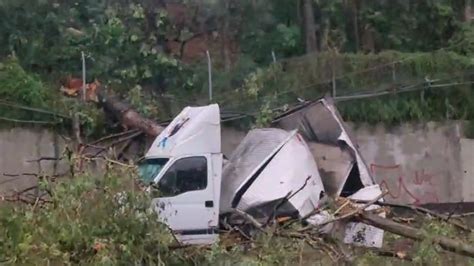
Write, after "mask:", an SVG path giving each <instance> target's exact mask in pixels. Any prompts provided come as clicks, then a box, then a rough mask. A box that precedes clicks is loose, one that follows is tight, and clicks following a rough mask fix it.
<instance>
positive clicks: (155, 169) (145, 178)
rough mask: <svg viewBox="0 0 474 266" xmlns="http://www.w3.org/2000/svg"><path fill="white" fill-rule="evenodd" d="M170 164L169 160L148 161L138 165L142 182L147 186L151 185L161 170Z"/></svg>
mask: <svg viewBox="0 0 474 266" xmlns="http://www.w3.org/2000/svg"><path fill="white" fill-rule="evenodd" d="M167 162H168V159H165V158H158V159H146V160H144V161H143V162H141V163H140V164H139V165H138V171H139V176H140V180H141V181H142V182H143V183H145V184H147V185H148V184H151V183H152V182H153V180H154V179H155V177H156V176H157V175H158V174H159V173H160V171H161V169H163V167H164V166H165V164H166V163H167Z"/></svg>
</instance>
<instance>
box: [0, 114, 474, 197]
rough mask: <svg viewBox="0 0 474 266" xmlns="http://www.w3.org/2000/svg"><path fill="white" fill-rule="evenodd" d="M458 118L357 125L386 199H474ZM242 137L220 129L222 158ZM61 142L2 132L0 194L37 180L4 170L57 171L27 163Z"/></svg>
mask: <svg viewBox="0 0 474 266" xmlns="http://www.w3.org/2000/svg"><path fill="white" fill-rule="evenodd" d="M461 125H462V124H461V123H460V122H449V123H427V124H416V125H413V124H403V125H401V126H397V127H394V128H387V127H384V126H382V125H377V126H370V125H360V126H355V125H352V124H349V127H350V128H351V129H352V133H353V137H354V138H355V140H356V142H357V144H358V146H359V149H360V151H361V153H362V155H363V156H364V159H365V161H366V163H367V165H368V167H369V168H370V170H371V172H372V174H373V175H374V177H375V179H376V180H377V182H378V183H379V184H381V186H382V187H384V188H386V189H388V190H389V193H390V194H389V196H388V197H387V198H388V200H390V201H392V202H400V203H416V204H423V203H437V202H459V201H465V202H468V201H473V202H474V140H471V139H466V138H463V134H462V126H461ZM244 137H245V132H242V131H238V130H235V129H232V128H223V129H222V150H223V153H224V154H225V155H226V156H229V155H230V153H231V152H232V151H233V149H235V147H236V146H237V145H238V144H239V143H240V141H241V140H242V139H243V138H244ZM63 147H64V141H63V140H62V139H61V138H60V137H59V136H57V135H55V134H53V133H51V132H49V131H47V130H39V129H23V128H16V129H11V130H0V151H1V153H0V196H1V195H5V193H6V192H12V191H14V190H21V189H24V188H26V187H28V186H31V185H32V184H34V182H36V178H35V177H32V176H19V177H11V176H5V175H3V174H4V173H5V174H19V173H38V172H41V171H43V172H44V173H45V174H53V173H58V172H61V171H63V170H61V168H62V169H64V165H57V164H55V163H54V162H53V161H41V162H35V161H33V162H28V161H29V160H34V159H37V158H40V157H44V156H47V157H59V156H61V152H62V151H63Z"/></svg>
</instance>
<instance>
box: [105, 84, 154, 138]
mask: <svg viewBox="0 0 474 266" xmlns="http://www.w3.org/2000/svg"><path fill="white" fill-rule="evenodd" d="M98 97H99V105H100V106H102V107H103V108H104V111H105V112H106V113H107V114H108V115H111V116H112V117H114V118H115V119H116V120H118V121H119V122H120V123H121V125H122V126H123V127H124V128H125V129H138V130H140V131H142V132H143V133H145V134H147V135H149V136H153V137H156V136H158V135H159V134H160V133H161V131H163V127H161V126H160V125H158V124H157V123H156V122H155V121H153V120H150V119H147V118H144V117H142V116H141V115H140V114H139V113H138V112H137V111H135V110H133V109H132V108H131V107H130V106H129V105H128V104H126V103H124V102H122V101H121V100H120V99H119V98H118V97H115V96H112V97H111V96H107V95H105V94H104V93H103V92H99V93H98Z"/></svg>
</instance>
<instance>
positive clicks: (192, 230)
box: [139, 98, 383, 247]
mask: <svg viewBox="0 0 474 266" xmlns="http://www.w3.org/2000/svg"><path fill="white" fill-rule="evenodd" d="M273 126H274V128H261V129H253V130H251V131H250V132H248V134H247V136H246V137H245V138H244V139H243V141H242V142H241V143H240V144H239V145H238V147H237V148H236V149H235V151H234V152H233V153H232V154H231V156H230V157H229V160H226V161H225V162H224V159H223V155H222V152H221V128H220V112H219V106H218V105H217V104H212V105H208V106H202V107H186V108H185V109H184V110H183V111H182V112H181V113H180V114H179V115H178V116H177V117H176V118H175V119H174V120H173V121H172V122H171V123H170V124H169V125H168V127H166V129H165V130H163V132H162V133H161V134H160V135H159V136H158V137H157V138H156V139H155V141H154V142H153V144H152V146H151V147H150V149H149V151H148V152H147V153H146V155H145V159H144V160H143V161H142V162H141V163H140V165H139V169H140V178H141V181H142V182H144V183H145V184H147V185H148V191H151V192H157V193H158V196H156V197H155V198H154V199H153V200H152V208H153V209H154V210H155V211H156V212H157V213H158V217H159V219H160V220H161V221H162V222H164V223H166V224H167V225H168V226H169V227H170V229H171V230H172V231H173V232H174V234H175V235H176V237H177V239H178V240H179V241H180V242H181V243H183V244H210V243H213V242H215V241H217V240H218V229H219V225H220V221H224V220H225V221H226V223H229V224H233V223H237V222H238V220H239V219H238V218H239V215H236V209H238V210H239V211H238V212H242V211H243V212H245V213H247V214H249V215H251V216H252V217H254V218H255V219H259V220H269V219H271V218H278V217H291V218H297V219H301V218H302V217H308V218H307V219H306V222H308V223H310V224H315V225H318V224H320V223H324V221H327V220H328V219H330V217H328V216H325V215H324V212H320V213H318V212H317V210H318V209H319V208H320V207H321V204H322V202H324V201H325V199H326V197H332V198H335V197H337V196H344V197H348V198H352V199H357V200H372V199H374V198H375V197H377V196H378V195H380V194H381V190H380V188H379V186H378V185H376V183H375V182H374V179H373V178H372V177H371V175H370V172H369V171H368V169H367V166H366V164H365V163H364V161H363V159H362V156H361V155H360V153H359V151H358V150H357V147H356V145H355V144H354V143H353V141H352V140H351V138H350V136H349V133H348V132H347V130H346V128H345V127H344V124H343V122H342V119H341V118H340V116H339V114H338V112H337V110H336V108H335V106H334V105H333V104H332V102H331V99H329V98H325V99H320V100H318V101H314V102H307V103H305V104H303V105H300V106H298V107H296V108H294V109H292V110H290V111H288V112H286V113H284V114H282V115H280V116H279V117H277V118H276V119H275V121H274V123H273ZM152 195H156V194H155V193H152ZM371 208H377V207H376V206H371ZM313 213H316V214H314V215H312V214H313ZM381 215H383V213H382V214H381ZM240 218H241V217H240ZM240 220H241V219H240ZM343 228H344V229H343V231H344V232H343V238H344V242H346V243H355V244H360V245H365V246H371V247H380V246H381V245H382V240H383V231H382V230H380V229H377V228H375V227H372V226H369V225H365V224H362V223H355V222H347V223H345V224H344V225H343ZM329 230H331V228H329Z"/></svg>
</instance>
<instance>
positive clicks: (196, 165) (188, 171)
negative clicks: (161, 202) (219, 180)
mask: <svg viewBox="0 0 474 266" xmlns="http://www.w3.org/2000/svg"><path fill="white" fill-rule="evenodd" d="M206 187H207V160H206V157H187V158H183V159H179V160H177V161H176V162H174V164H173V165H171V166H170V168H169V169H168V171H166V173H165V174H164V175H163V177H162V178H161V179H160V181H159V182H158V188H159V190H160V193H161V195H162V196H164V197H173V196H176V195H179V194H181V193H184V192H187V191H193V190H202V189H205V188H206Z"/></svg>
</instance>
